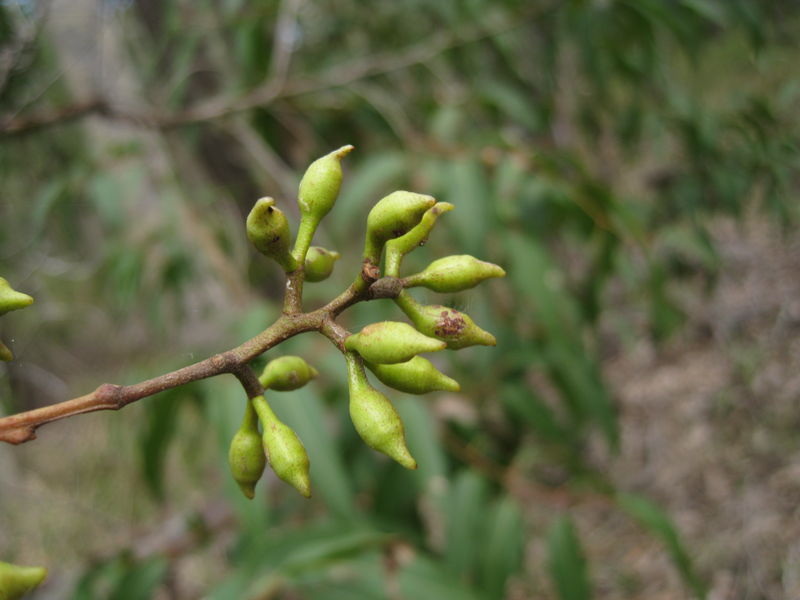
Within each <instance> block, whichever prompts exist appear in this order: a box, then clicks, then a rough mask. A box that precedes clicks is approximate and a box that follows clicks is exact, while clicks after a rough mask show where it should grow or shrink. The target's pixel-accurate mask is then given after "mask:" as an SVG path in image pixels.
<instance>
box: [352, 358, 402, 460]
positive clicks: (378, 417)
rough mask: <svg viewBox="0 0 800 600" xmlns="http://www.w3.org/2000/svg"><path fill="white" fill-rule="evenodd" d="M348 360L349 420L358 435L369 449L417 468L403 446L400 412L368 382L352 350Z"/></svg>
mask: <svg viewBox="0 0 800 600" xmlns="http://www.w3.org/2000/svg"><path fill="white" fill-rule="evenodd" d="M345 358H346V360H347V380H348V386H349V388H350V419H351V420H352V421H353V426H354V427H355V428H356V431H357V432H358V435H360V436H361V439H362V440H364V442H365V443H366V444H367V446H369V447H370V448H372V449H374V450H377V451H378V452H383V453H384V454H386V455H387V456H389V457H390V458H392V459H394V460H396V461H397V462H398V463H400V464H401V465H402V466H404V467H405V468H406V469H416V468H417V461H416V460H414V457H413V456H411V453H410V452H409V451H408V447H407V446H406V438H405V431H404V430H403V422H402V421H401V420H400V415H398V414H397V411H396V410H395V408H394V406H392V403H391V402H389V399H388V398H387V397H386V396H384V395H383V394H381V393H380V392H379V391H378V390H376V389H375V388H373V387H372V386H371V385H370V384H369V381H367V376H366V373H364V367H363V365H362V364H361V361H360V360H359V359H358V358H357V357H356V356H355V355H354V354H352V353H348V354H346V355H345Z"/></svg>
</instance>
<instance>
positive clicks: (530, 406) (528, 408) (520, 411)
mask: <svg viewBox="0 0 800 600" xmlns="http://www.w3.org/2000/svg"><path fill="white" fill-rule="evenodd" d="M522 385H523V384H508V385H505V386H503V393H502V394H501V396H500V397H501V398H502V401H503V404H504V406H505V407H506V410H508V412H509V413H510V415H511V416H512V417H513V418H514V419H519V420H521V421H524V423H525V426H527V427H531V428H532V429H533V430H534V431H536V433H538V434H539V435H541V436H542V437H544V438H546V439H549V440H553V441H559V440H564V439H566V438H568V437H569V435H568V432H567V431H566V430H565V428H564V427H563V426H562V425H561V423H560V422H559V418H558V415H556V413H555V411H554V410H553V409H552V408H550V407H549V406H548V405H547V404H546V403H545V402H544V400H542V399H541V398H540V397H539V395H538V394H537V393H536V392H535V391H534V390H531V389H528V388H525V387H522Z"/></svg>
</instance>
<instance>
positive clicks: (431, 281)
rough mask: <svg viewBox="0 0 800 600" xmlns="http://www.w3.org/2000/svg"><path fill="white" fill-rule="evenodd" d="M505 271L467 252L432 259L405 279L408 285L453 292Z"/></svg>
mask: <svg viewBox="0 0 800 600" xmlns="http://www.w3.org/2000/svg"><path fill="white" fill-rule="evenodd" d="M505 274H506V272H505V271H504V270H503V269H502V268H501V267H499V266H497V265H494V264H492V263H490V262H484V261H482V260H478V259H477V258H475V257H474V256H470V255H468V254H460V255H457V256H447V257H445V258H440V259H439V260H435V261H433V262H432V263H431V264H429V265H428V266H427V267H426V268H425V270H424V271H422V272H420V273H417V274H416V275H411V276H410V277H408V278H407V279H406V283H407V285H408V286H409V287H414V286H418V285H421V286H423V287H426V288H428V289H429V290H433V291H434V292H441V293H453V292H461V291H463V290H468V289H469V288H472V287H475V286H476V285H478V284H479V283H480V282H481V281H483V280H484V279H489V278H490V277H504V276H505Z"/></svg>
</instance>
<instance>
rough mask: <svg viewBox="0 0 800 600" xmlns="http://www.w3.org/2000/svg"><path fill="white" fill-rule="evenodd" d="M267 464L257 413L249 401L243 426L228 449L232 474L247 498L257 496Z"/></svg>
mask: <svg viewBox="0 0 800 600" xmlns="http://www.w3.org/2000/svg"><path fill="white" fill-rule="evenodd" d="M266 462H267V459H266V457H265V456H264V450H263V448H262V447H261V435H260V434H259V433H258V418H257V417H256V411H255V409H254V408H253V404H252V402H250V400H248V401H247V407H246V408H245V413H244V419H243V420H242V425H241V426H240V427H239V430H238V431H237V432H236V434H235V435H234V436H233V439H232V440H231V445H230V448H229V449H228V464H229V465H230V467H231V474H232V475H233V478H234V479H235V480H236V483H238V484H239V489H241V490H242V493H243V494H244V495H245V496H246V497H248V498H250V499H252V498H253V496H255V488H256V484H257V483H258V480H259V479H261V475H262V473H263V472H264V465H265V464H266Z"/></svg>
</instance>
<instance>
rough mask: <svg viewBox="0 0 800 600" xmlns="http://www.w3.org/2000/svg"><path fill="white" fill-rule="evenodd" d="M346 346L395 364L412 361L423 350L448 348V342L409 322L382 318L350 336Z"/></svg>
mask: <svg viewBox="0 0 800 600" xmlns="http://www.w3.org/2000/svg"><path fill="white" fill-rule="evenodd" d="M344 347H345V348H346V349H347V350H351V351H355V352H358V353H359V354H360V355H361V356H362V357H363V358H364V360H366V361H368V362H372V363H380V364H394V363H401V362H406V361H408V360H411V359H412V358H413V357H414V356H416V355H417V354H419V353H420V352H437V351H438V350H444V349H445V348H446V347H447V344H445V343H444V342H442V341H441V340H437V339H434V338H432V337H428V336H427V335H423V334H421V333H420V332H419V331H417V330H416V329H414V328H413V327H411V325H408V324H407V323H399V322H396V321H382V322H380V323H373V324H372V325H367V326H366V327H364V329H362V330H361V331H360V332H358V333H356V334H354V335H351V336H349V337H348V338H347V339H346V340H345V341H344Z"/></svg>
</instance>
